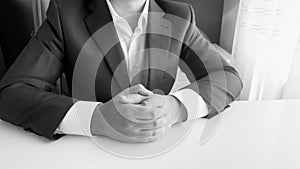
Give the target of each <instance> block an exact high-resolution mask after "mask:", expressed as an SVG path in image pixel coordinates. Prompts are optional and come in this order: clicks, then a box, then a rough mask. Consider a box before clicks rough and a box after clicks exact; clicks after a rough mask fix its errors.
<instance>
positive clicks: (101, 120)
mask: <svg viewBox="0 0 300 169" xmlns="http://www.w3.org/2000/svg"><path fill="white" fill-rule="evenodd" d="M152 94H153V93H152V92H151V91H149V90H147V89H146V88H145V87H144V86H143V85H136V86H133V87H130V88H128V89H126V90H124V91H122V92H121V93H119V94H118V95H117V96H115V97H114V98H113V99H111V100H110V101H109V102H107V103H105V104H103V105H101V106H99V107H98V108H96V110H95V112H94V114H93V117H92V122H91V132H92V134H93V135H99V136H107V137H110V138H112V139H114V140H118V141H122V142H151V141H155V140H158V139H159V138H161V137H162V136H163V135H164V134H165V129H166V127H167V125H168V118H167V117H165V116H161V115H162V114H163V113H162V112H163V110H162V108H160V107H156V108H154V107H150V106H145V105H143V104H141V103H142V102H143V101H144V100H146V99H148V97H149V96H150V95H152Z"/></svg>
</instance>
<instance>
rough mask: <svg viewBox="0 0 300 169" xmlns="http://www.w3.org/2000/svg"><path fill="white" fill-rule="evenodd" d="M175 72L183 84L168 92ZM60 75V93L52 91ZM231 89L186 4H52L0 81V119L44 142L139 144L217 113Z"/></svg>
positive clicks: (226, 70) (94, 0) (234, 76)
mask: <svg viewBox="0 0 300 169" xmlns="http://www.w3.org/2000/svg"><path fill="white" fill-rule="evenodd" d="M178 67H180V68H181V69H182V70H183V71H184V72H185V73H186V74H187V76H188V78H189V80H190V82H191V84H190V85H188V86H186V87H184V88H182V89H180V90H179V91H177V92H175V93H170V90H171V88H172V86H173V84H174V80H175V78H174V77H175V76H176V72H177V68H178ZM62 73H65V75H66V80H67V84H68V88H69V89H70V90H71V92H70V93H71V94H70V95H69V96H64V95H60V94H58V93H57V90H56V86H55V84H56V81H57V79H58V78H59V77H60V76H61V74H62ZM241 88H242V82H241V80H240V78H239V76H238V73H237V72H236V70H235V69H234V68H233V67H232V66H231V65H230V64H229V63H227V62H226V61H225V60H224V59H223V57H222V56H221V54H220V53H219V52H218V51H216V49H215V48H214V47H213V46H212V44H211V43H210V42H209V41H208V40H207V39H206V38H205V37H204V36H203V34H202V33H201V31H200V30H199V29H198V28H197V27H196V26H195V16H194V12H193V9H192V7H191V6H190V5H188V4H184V3H178V2H173V1H165V0H128V1H123V0H52V1H51V2H50V6H49V9H48V11H47V19H46V21H45V22H44V23H43V24H42V26H41V28H40V29H39V31H38V32H37V34H36V35H35V36H33V37H32V39H31V40H30V42H29V43H28V45H27V46H26V47H25V49H24V50H23V52H22V53H21V54H20V56H19V57H18V59H17V60H16V62H15V63H14V64H13V65H12V66H11V68H10V69H9V71H8V72H7V74H6V75H5V76H4V78H3V79H2V81H1V83H0V91H1V98H0V117H1V119H3V120H5V121H8V122H11V123H13V124H15V125H17V126H21V127H23V128H24V129H25V130H28V131H31V132H34V133H36V134H38V135H42V136H44V137H47V138H49V139H56V138H59V137H60V136H61V135H62V134H75V135H86V136H91V135H94V136H107V137H110V138H112V139H115V140H119V141H125V142H149V141H154V140H157V139H159V138H161V137H162V136H163V135H164V134H165V129H166V127H169V126H172V125H174V124H176V123H184V122H187V121H191V120H195V119H196V118H199V117H202V116H206V115H208V116H213V115H215V114H217V113H220V112H222V111H223V110H224V109H225V108H226V106H227V105H228V104H230V103H231V102H233V101H234V99H235V98H236V97H237V96H238V95H239V93H240V91H241ZM199 114H200V115H199Z"/></svg>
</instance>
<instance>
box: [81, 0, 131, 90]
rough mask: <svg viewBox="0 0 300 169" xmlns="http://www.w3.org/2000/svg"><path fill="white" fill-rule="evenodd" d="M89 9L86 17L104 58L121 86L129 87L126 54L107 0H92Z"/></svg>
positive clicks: (122, 87) (88, 26) (123, 87)
mask: <svg viewBox="0 0 300 169" xmlns="http://www.w3.org/2000/svg"><path fill="white" fill-rule="evenodd" d="M89 9H90V11H91V13H90V14H89V15H87V16H86V17H85V23H86V26H87V28H88V30H89V33H90V34H91V35H92V38H93V40H94V42H95V43H96V45H97V47H98V48H99V49H100V51H101V52H102V54H103V55H105V57H104V60H105V62H106V63H107V65H108V67H109V68H110V70H111V73H112V75H114V77H115V79H116V81H117V82H118V85H119V87H121V89H125V88H128V87H129V78H128V73H127V68H126V63H125V62H124V54H123V51H122V48H121V45H120V43H119V38H118V35H117V32H116V29H115V27H114V24H113V22H112V17H111V14H110V11H109V8H108V6H107V3H106V1H105V0H92V2H91V3H90V5H89Z"/></svg>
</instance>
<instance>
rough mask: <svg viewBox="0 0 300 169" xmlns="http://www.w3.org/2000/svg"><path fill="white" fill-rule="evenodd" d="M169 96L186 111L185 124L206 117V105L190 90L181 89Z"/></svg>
mask: <svg viewBox="0 0 300 169" xmlns="http://www.w3.org/2000/svg"><path fill="white" fill-rule="evenodd" d="M170 95H172V96H174V97H176V98H177V99H178V100H179V101H180V102H181V103H182V105H183V106H184V107H185V109H186V110H187V120H186V122H189V121H191V120H196V119H198V118H201V117H205V116H207V114H208V107H207V104H206V103H205V101H204V100H203V98H202V97H201V96H200V95H199V94H198V93H196V92H195V91H193V90H192V89H182V90H179V91H177V92H174V93H171V94H170Z"/></svg>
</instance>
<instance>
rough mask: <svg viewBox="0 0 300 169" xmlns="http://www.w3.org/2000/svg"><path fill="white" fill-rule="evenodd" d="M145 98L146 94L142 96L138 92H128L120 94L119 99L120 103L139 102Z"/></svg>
mask: <svg viewBox="0 0 300 169" xmlns="http://www.w3.org/2000/svg"><path fill="white" fill-rule="evenodd" d="M146 99H148V97H147V96H143V95H140V94H129V95H121V97H120V100H119V101H120V103H122V104H140V103H142V102H143V101H145V100H146Z"/></svg>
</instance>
